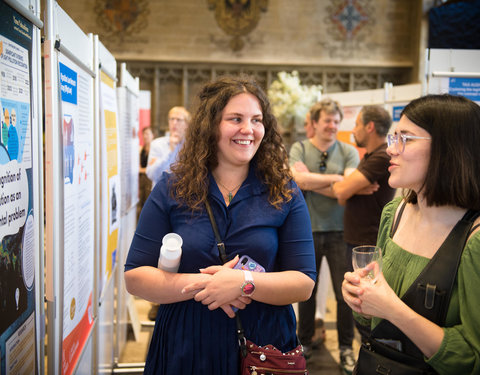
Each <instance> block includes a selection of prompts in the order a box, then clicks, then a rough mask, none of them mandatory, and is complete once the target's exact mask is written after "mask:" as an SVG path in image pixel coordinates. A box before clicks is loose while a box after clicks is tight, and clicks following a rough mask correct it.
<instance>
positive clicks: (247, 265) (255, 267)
mask: <svg viewBox="0 0 480 375" xmlns="http://www.w3.org/2000/svg"><path fill="white" fill-rule="evenodd" d="M233 268H235V269H239V270H245V271H252V272H265V268H263V267H262V266H261V265H260V264H258V263H257V262H256V261H254V260H253V259H252V258H250V257H249V256H248V255H243V256H242V257H241V258H240V259H239V260H238V262H237V264H236V265H235V267H233Z"/></svg>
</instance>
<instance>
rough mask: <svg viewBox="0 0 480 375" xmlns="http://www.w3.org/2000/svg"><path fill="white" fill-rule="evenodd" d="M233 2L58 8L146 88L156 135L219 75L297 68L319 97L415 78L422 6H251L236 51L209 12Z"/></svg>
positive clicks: (344, 0) (411, 0)
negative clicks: (254, 19) (250, 24)
mask: <svg viewBox="0 0 480 375" xmlns="http://www.w3.org/2000/svg"><path fill="white" fill-rule="evenodd" d="M231 2H234V1H233V0H135V1H134V0H82V1H78V0H59V1H58V3H59V5H60V6H61V7H62V8H63V9H64V10H65V11H66V12H67V13H68V14H69V15H70V16H71V17H72V19H73V20H74V21H75V22H76V23H77V24H78V25H79V26H80V28H81V29H82V30H83V31H84V32H86V33H94V34H98V35H99V38H100V40H101V41H102V43H103V44H104V45H105V46H106V47H107V49H108V50H109V51H110V52H111V53H112V54H113V55H114V56H115V57H116V58H117V61H118V62H127V68H128V70H129V71H130V72H131V73H132V74H133V75H134V76H138V77H140V87H141V89H146V90H150V91H152V123H153V124H154V127H156V128H158V130H164V129H165V128H166V121H165V120H166V113H167V111H168V109H169V108H170V107H171V106H173V105H179V104H180V105H184V106H186V107H187V108H189V109H191V110H193V109H194V96H195V93H196V91H197V90H198V88H199V87H200V86H201V85H202V84H203V83H204V82H205V81H206V80H209V79H211V78H213V77H215V76H217V75H220V74H223V73H234V74H235V73H238V72H247V73H251V74H253V75H255V76H256V77H257V79H258V80H259V81H260V82H261V83H262V84H263V85H264V86H265V87H268V85H269V83H270V82H271V80H272V79H275V77H276V73H278V72H279V71H281V70H287V71H291V70H298V71H299V72H300V77H301V79H302V83H305V84H321V85H323V88H324V92H326V93H328V92H338V91H349V90H364V89H370V88H378V87H382V86H383V83H384V82H392V83H394V84H395V85H397V84H405V83H411V82H416V81H418V79H417V77H418V76H419V74H418V71H419V61H421V57H420V55H419V48H420V47H419V46H420V45H421V44H420V32H421V20H422V11H423V10H422V2H418V1H417V0H269V1H268V0H250V1H249V2H247V3H248V4H257V5H261V4H263V5H264V6H265V7H264V8H263V10H261V11H259V12H258V17H259V18H258V23H257V26H256V27H255V28H254V29H253V30H252V31H251V32H250V33H248V34H247V35H245V36H241V37H240V38H239V39H238V40H240V42H241V43H243V47H242V48H240V49H238V50H233V49H232V41H234V37H233V36H232V35H228V34H227V32H226V31H224V30H223V29H222V28H221V26H220V25H223V26H225V27H229V26H231V25H232V22H233V21H232V20H229V21H220V22H219V21H218V20H217V19H216V13H215V9H216V10H217V11H218V10H219V9H222V7H225V5H226V4H227V3H231ZM237 2H239V1H238V0H237ZM111 4H117V10H115V9H110V6H111ZM209 5H211V6H209ZM213 5H216V7H213ZM118 9H123V11H119V10H118ZM224 14H226V12H224ZM246 18H247V17H245V18H244V19H246ZM222 22H223V23H222ZM245 22H246V21H245ZM240 26H244V24H240ZM240 26H238V27H237V28H235V27H234V28H230V32H231V31H232V30H233V31H235V30H237V29H239V27H240ZM238 40H237V41H238Z"/></svg>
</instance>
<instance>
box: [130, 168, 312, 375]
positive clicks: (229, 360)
mask: <svg viewBox="0 0 480 375" xmlns="http://www.w3.org/2000/svg"><path fill="white" fill-rule="evenodd" d="M168 177H169V174H167V173H164V174H163V176H162V178H161V179H160V181H159V182H158V183H157V184H156V185H155V188H154V189H153V191H152V193H151V194H150V196H149V198H148V200H147V202H146V204H145V206H144V208H143V210H142V213H141V215H140V219H139V223H138V227H137V230H136V232H135V236H134V238H133V241H132V244H131V247H130V251H129V254H128V257H127V260H126V264H125V270H130V269H132V268H135V267H139V266H152V267H157V263H158V256H159V251H160V245H161V241H162V238H163V236H164V235H165V234H167V233H169V232H175V233H178V234H179V235H180V236H181V237H182V238H183V246H182V258H181V263H180V267H179V270H178V272H180V273H197V272H199V271H198V270H199V269H200V268H205V267H208V266H211V265H218V264H221V261H220V258H219V254H218V249H217V246H216V241H215V236H214V233H213V230H212V227H211V224H210V220H209V218H208V215H207V213H206V210H204V211H203V212H201V213H195V214H192V212H191V211H190V210H189V209H188V208H186V207H179V205H178V204H177V202H176V201H175V200H174V199H172V198H171V196H170V193H169V191H168ZM209 178H210V191H209V201H210V204H211V206H212V210H213V213H214V215H215V219H216V221H217V225H218V229H219V231H220V235H221V236H222V239H223V241H224V242H225V245H226V251H227V256H228V259H232V258H234V256H235V255H237V254H238V255H239V256H242V255H249V256H250V257H252V258H253V259H255V260H256V261H257V262H258V263H260V264H261V265H262V266H263V267H264V268H265V270H266V271H267V272H274V271H285V270H297V271H300V272H303V273H305V274H306V275H308V276H309V277H311V278H312V280H315V276H316V273H315V255H314V249H313V240H312V232H311V227H310V220H309V216H308V211H307V206H306V204H305V201H304V199H303V196H302V194H301V193H300V192H299V189H298V187H297V186H296V185H295V183H294V182H292V186H293V187H294V188H295V193H294V195H293V199H292V200H291V201H290V202H287V203H285V204H284V205H283V207H282V209H281V210H278V209H276V208H275V207H273V206H272V205H270V204H269V203H268V192H267V189H266V187H265V186H264V185H263V184H262V183H261V182H260V181H259V180H258V179H257V178H256V176H255V173H254V170H253V168H250V172H249V175H248V177H247V179H246V180H245V181H244V183H243V184H242V186H241V187H240V189H239V190H238V192H237V194H236V195H235V197H234V198H233V200H232V202H231V203H230V205H229V206H228V207H227V206H226V205H225V202H224V200H223V197H222V195H221V193H220V191H219V189H218V187H217V185H216V183H215V180H214V179H213V177H212V176H211V175H210V176H209ZM279 293H281V291H279ZM239 314H240V317H241V320H242V324H243V326H244V329H245V336H246V337H247V338H248V339H250V340H252V341H253V342H255V343H256V344H258V345H267V344H273V345H274V346H276V347H277V348H278V349H280V350H282V351H288V350H291V349H293V348H294V347H295V346H296V345H297V343H296V319H295V313H294V311H293V308H292V306H291V305H286V306H273V305H268V304H264V303H261V302H256V301H252V303H251V304H249V305H248V306H247V307H246V309H244V310H240V312H239ZM237 373H238V341H237V335H236V331H235V319H231V318H229V317H228V316H227V315H226V314H225V313H224V312H223V310H222V309H217V310H214V311H210V310H208V308H207V306H204V305H203V304H202V303H200V302H196V301H195V300H193V299H191V300H188V301H184V302H178V303H171V304H163V305H161V306H160V308H159V310H158V315H157V319H156V322H155V329H154V332H153V335H152V341H151V343H150V348H149V352H148V356H147V361H146V366H145V374H165V375H171V374H175V375H180V374H184V375H191V374H197V375H202V374H205V375H207V374H208V375H211V374H219V375H220V374H222V375H225V374H237Z"/></svg>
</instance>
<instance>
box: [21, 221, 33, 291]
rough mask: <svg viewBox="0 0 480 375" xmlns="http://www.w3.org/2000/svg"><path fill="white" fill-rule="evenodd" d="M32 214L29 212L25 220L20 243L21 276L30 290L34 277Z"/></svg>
mask: <svg viewBox="0 0 480 375" xmlns="http://www.w3.org/2000/svg"><path fill="white" fill-rule="evenodd" d="M33 224H34V220H33V215H32V213H31V212H30V214H29V215H28V218H27V220H26V221H25V230H24V232H23V244H22V276H23V283H24V284H25V288H27V290H31V289H32V286H33V280H34V279H35V255H34V254H35V233H34V232H35V231H34V225H33Z"/></svg>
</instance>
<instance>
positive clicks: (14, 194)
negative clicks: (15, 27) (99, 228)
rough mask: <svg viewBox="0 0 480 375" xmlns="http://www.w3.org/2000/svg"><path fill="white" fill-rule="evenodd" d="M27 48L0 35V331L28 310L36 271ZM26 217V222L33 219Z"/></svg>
mask: <svg viewBox="0 0 480 375" xmlns="http://www.w3.org/2000/svg"><path fill="white" fill-rule="evenodd" d="M29 69H30V67H29V56H28V50H27V49H25V48H23V47H22V46H20V45H19V44H17V43H15V42H14V41H12V40H10V39H8V38H6V37H5V36H3V35H0V111H1V131H0V316H1V317H2V319H0V334H1V333H3V332H4V331H5V330H6V329H7V328H8V327H9V326H10V325H11V324H12V323H13V322H15V321H16V320H17V319H18V318H19V317H20V316H21V315H22V314H23V313H24V312H25V311H27V308H28V295H27V291H28V290H31V289H32V285H33V279H32V278H31V277H32V274H31V273H29V272H27V274H28V280H25V279H24V274H23V272H22V270H28V269H29V270H32V272H33V269H34V262H35V259H34V248H33V246H34V244H33V242H32V241H27V242H26V243H24V239H25V238H27V239H28V238H31V236H33V227H32V226H31V225H30V226H28V225H25V223H26V222H27V218H30V219H31V221H32V220H33V217H32V215H33V212H30V214H29V204H31V202H30V200H29V190H30V189H31V186H30V183H29V178H28V177H27V170H28V169H30V168H31V150H30V143H31V142H30V137H31V135H30V133H31V125H30V75H29V74H30V73H29ZM31 221H30V222H31Z"/></svg>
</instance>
